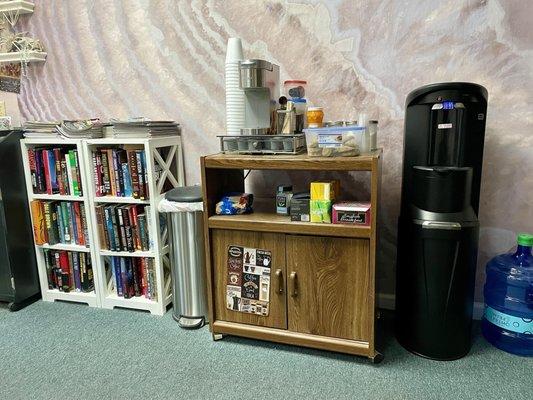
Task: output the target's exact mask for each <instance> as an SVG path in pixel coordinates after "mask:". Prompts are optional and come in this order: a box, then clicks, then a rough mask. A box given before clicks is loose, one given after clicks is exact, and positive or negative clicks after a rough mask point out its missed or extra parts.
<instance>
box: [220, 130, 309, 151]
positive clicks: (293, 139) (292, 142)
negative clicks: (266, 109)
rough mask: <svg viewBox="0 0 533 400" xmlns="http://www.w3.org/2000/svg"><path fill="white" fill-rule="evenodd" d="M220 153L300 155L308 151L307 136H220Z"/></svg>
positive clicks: (298, 134)
mask: <svg viewBox="0 0 533 400" xmlns="http://www.w3.org/2000/svg"><path fill="white" fill-rule="evenodd" d="M217 137H218V138H220V151H221V152H222V153H228V154H299V153H303V152H305V150H306V146H305V134H303V133H297V134H294V135H218V136H217Z"/></svg>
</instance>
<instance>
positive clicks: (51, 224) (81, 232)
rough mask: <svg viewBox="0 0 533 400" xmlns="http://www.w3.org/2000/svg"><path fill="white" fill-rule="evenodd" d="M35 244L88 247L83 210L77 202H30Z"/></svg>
mask: <svg viewBox="0 0 533 400" xmlns="http://www.w3.org/2000/svg"><path fill="white" fill-rule="evenodd" d="M30 205H31V214H32V218H33V233H34V238H35V244H37V245H41V244H45V243H48V244H57V243H64V244H77V245H80V246H89V232H88V230H87V218H86V215H85V208H84V207H83V204H82V203H81V202H79V201H44V200H33V201H32V202H31V204H30Z"/></svg>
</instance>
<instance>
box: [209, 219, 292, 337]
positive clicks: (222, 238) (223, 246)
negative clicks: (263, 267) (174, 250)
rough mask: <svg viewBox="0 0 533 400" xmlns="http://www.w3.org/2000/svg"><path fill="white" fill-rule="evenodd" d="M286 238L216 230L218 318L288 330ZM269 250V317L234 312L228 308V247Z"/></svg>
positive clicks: (214, 255)
mask: <svg viewBox="0 0 533 400" xmlns="http://www.w3.org/2000/svg"><path fill="white" fill-rule="evenodd" d="M284 236H285V235H283V234H279V233H262V232H246V231H233V230H225V229H215V230H213V232H212V246H213V247H212V248H213V255H212V257H213V268H214V271H213V272H214V273H213V276H214V278H215V279H214V282H213V283H214V293H215V308H216V315H217V318H220V319H221V320H223V321H229V322H237V323H242V324H252V325H257V326H267V327H270V328H279V329H287V297H286V296H285V287H286V284H285V276H286V273H285V238H284ZM229 246H240V247H251V248H259V249H267V250H270V251H271V252H272V268H271V270H272V273H271V277H270V278H271V285H270V301H269V313H268V316H261V315H255V314H247V313H242V312H239V311H234V310H231V309H230V308H232V304H231V303H230V304H228V299H227V296H226V286H227V285H228V272H227V265H228V247H229ZM280 288H281V291H280Z"/></svg>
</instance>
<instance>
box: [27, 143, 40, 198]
mask: <svg viewBox="0 0 533 400" xmlns="http://www.w3.org/2000/svg"><path fill="white" fill-rule="evenodd" d="M28 163H29V165H30V176H31V187H32V189H33V193H39V189H38V187H37V164H36V162H35V150H34V149H28Z"/></svg>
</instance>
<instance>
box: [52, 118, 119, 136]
mask: <svg viewBox="0 0 533 400" xmlns="http://www.w3.org/2000/svg"><path fill="white" fill-rule="evenodd" d="M107 126H109V125H108V124H103V123H102V122H100V120H99V119H97V118H95V119H80V120H74V121H68V120H65V121H63V122H61V125H59V126H58V127H57V131H58V132H59V134H60V135H61V136H63V137H65V138H69V139H97V138H101V137H103V136H104V128H106V127H107Z"/></svg>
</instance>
